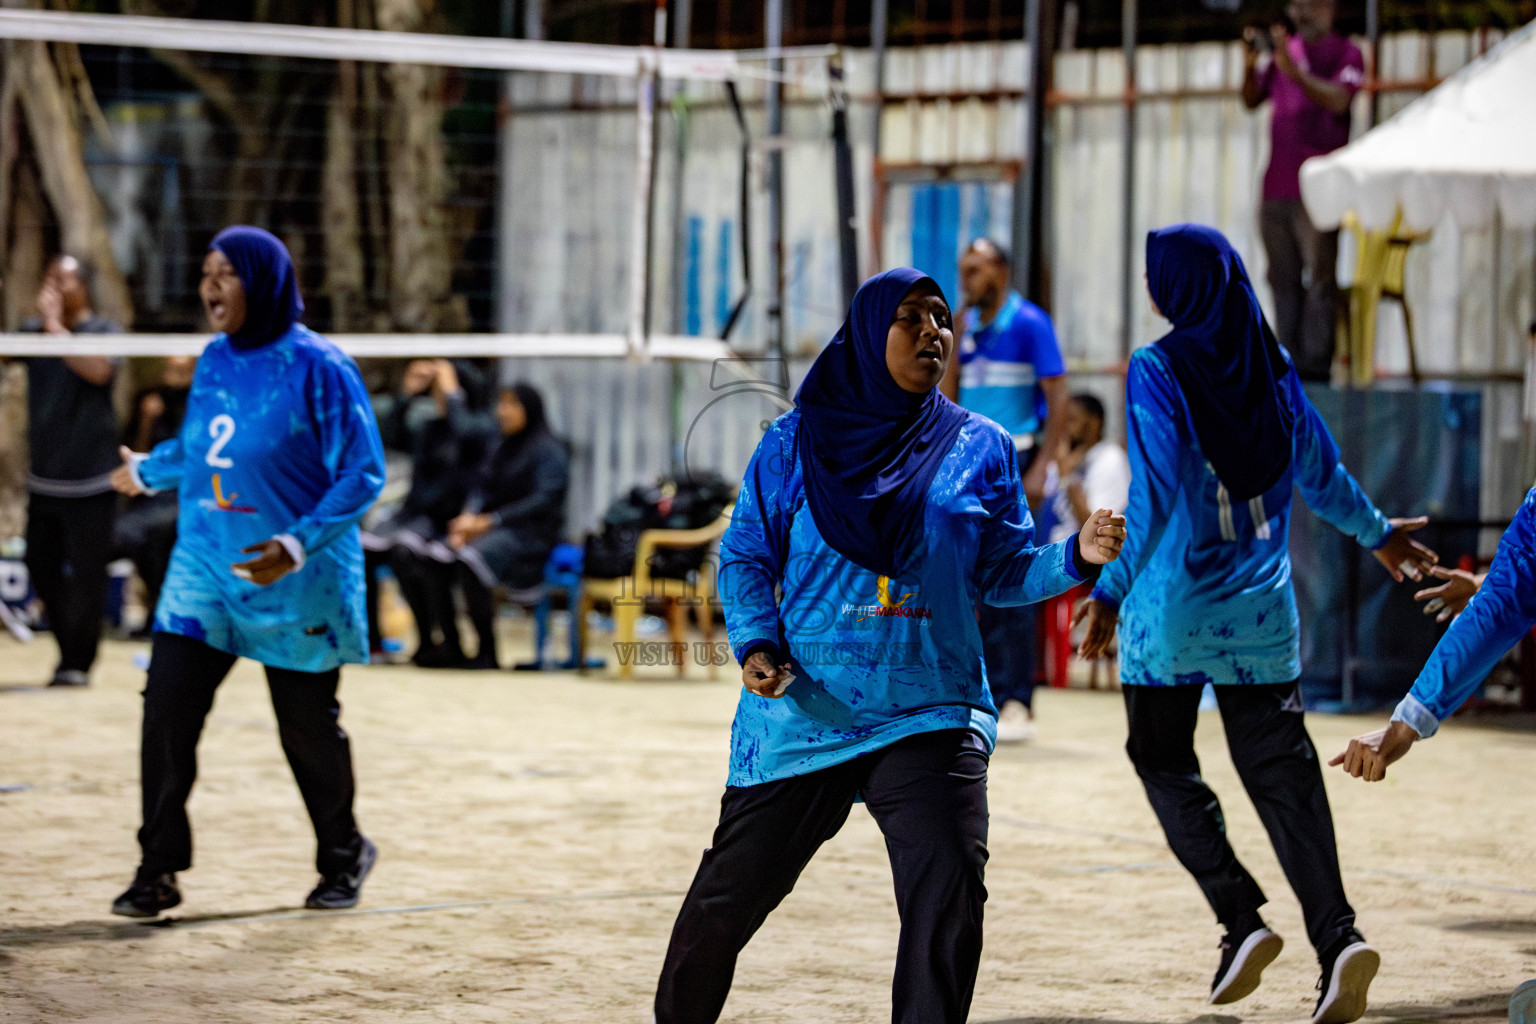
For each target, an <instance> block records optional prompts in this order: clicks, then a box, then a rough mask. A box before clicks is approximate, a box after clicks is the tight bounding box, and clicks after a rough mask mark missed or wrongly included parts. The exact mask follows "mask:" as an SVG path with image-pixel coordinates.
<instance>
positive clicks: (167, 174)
mask: <svg viewBox="0 0 1536 1024" xmlns="http://www.w3.org/2000/svg"><path fill="white" fill-rule="evenodd" d="M145 8H146V4H143V3H141V4H138V5H136V6H135V9H139V10H142V9H145ZM658 30H659V31H661V28H660V26H658ZM661 37H662V38H663V39H664V32H661ZM0 39H3V40H4V58H5V65H6V77H5V90H6V91H5V95H4V96H3V97H0V107H3V108H4V117H5V121H6V125H7V127H8V128H9V129H10V130H11V132H12V133H13V134H14V136H15V141H14V142H12V140H9V139H8V140H7V141H6V144H5V145H4V150H5V151H3V152H0V175H3V176H4V177H5V178H6V179H7V181H6V185H7V188H6V189H5V191H4V194H3V201H4V202H5V203H6V204H7V205H8V206H9V207H10V209H7V210H6V211H5V215H6V221H7V223H5V224H3V225H0V227H3V228H4V230H5V232H6V233H7V234H8V235H9V236H10V237H8V238H7V239H6V241H7V242H8V243H9V250H10V257H9V259H8V260H7V265H6V266H5V267H4V271H5V273H6V279H7V283H6V288H5V293H6V296H5V297H6V310H5V313H6V316H5V319H6V322H7V325H8V326H14V325H15V324H16V323H17V322H19V321H20V320H21V319H22V318H24V317H25V316H26V315H27V313H28V312H30V310H29V309H28V308H27V306H28V302H29V299H30V295H29V294H28V293H29V292H30V291H31V290H32V289H34V288H35V281H36V278H37V277H38V276H39V275H40V270H39V269H36V268H30V269H29V267H28V260H29V259H31V260H32V262H34V263H35V262H36V261H37V257H39V256H42V255H45V254H46V253H47V252H51V251H64V250H67V251H69V252H71V254H73V255H78V256H80V257H82V258H84V259H87V260H89V261H91V262H92V263H94V264H95V265H96V266H97V268H98V280H97V283H96V286H95V288H94V289H93V290H94V291H95V292H96V299H97V305H98V308H99V309H101V310H102V311H103V312H105V313H107V314H109V315H112V316H113V318H114V319H117V320H119V321H121V322H124V323H130V324H131V325H132V331H131V332H129V333H124V334H120V335H98V336H93V337H89V338H83V337H82V338H74V339H70V340H69V341H67V342H57V341H50V342H48V343H47V345H46V351H48V352H51V353H54V354H62V353H64V352H65V350H66V349H67V351H68V352H69V353H71V354H112V355H121V356H154V355H173V354H188V353H195V352H196V351H199V350H200V348H201V346H202V343H203V341H204V340H205V339H206V333H204V332H203V331H202V330H201V328H202V323H201V315H200V308H199V304H198V302H197V296H196V278H197V274H198V263H199V261H200V259H201V255H202V248H203V246H205V245H206V243H207V240H208V239H209V238H211V237H212V235H213V234H214V233H215V232H216V231H217V230H218V229H219V228H221V227H223V226H225V225H227V224H229V223H235V222H247V223H255V224H259V225H261V226H264V227H268V228H269V229H271V230H272V231H273V232H274V233H276V234H277V235H278V236H279V237H281V238H283V239H284V241H285V242H287V243H288V245H289V249H290V251H291V252H292V253H293V256H294V260H295V264H296V268H297V270H298V273H299V277H300V283H301V288H302V290H303V292H304V295H305V298H306V303H307V305H308V311H307V315H306V322H307V323H309V324H310V325H311V326H312V327H315V328H316V329H318V330H320V331H322V332H323V333H325V334H327V335H328V336H330V337H332V338H333V339H334V340H335V341H336V342H337V343H338V344H340V345H341V346H342V347H343V348H344V349H346V350H347V351H349V352H351V353H352V354H354V355H356V356H359V357H404V356H411V355H420V354H434V355H442V356H465V357H469V356H475V357H501V358H516V357H537V358H552V357H569V358H614V357H628V358H640V359H644V358H659V359H664V360H703V361H713V360H715V359H719V358H723V357H727V356H729V355H730V354H731V353H732V352H733V351H738V350H746V351H752V350H754V349H757V348H760V347H761V331H762V325H761V322H760V321H761V315H762V310H760V309H749V307H750V306H753V305H754V302H753V301H751V300H756V302H755V305H762V304H764V303H766V302H768V301H769V299H770V293H771V287H769V286H768V285H767V284H765V282H764V281H762V280H760V279H761V278H762V277H763V275H764V273H765V272H766V270H767V268H766V267H764V266H763V264H764V263H766V262H767V260H766V259H764V258H763V256H762V255H761V252H760V251H761V250H762V249H763V245H764V242H763V236H764V234H765V233H766V232H765V231H763V230H761V228H762V224H761V222H762V220H763V217H764V215H765V214H764V209H763V206H764V204H763V203H762V201H761V200H762V197H763V193H764V190H765V181H764V156H765V155H766V154H768V153H771V152H775V151H776V150H777V149H781V148H782V147H783V145H784V143H783V140H779V139H776V140H773V141H771V142H765V141H764V139H763V137H762V136H763V130H764V128H763V120H764V115H763V110H764V107H765V103H766V100H767V93H768V90H769V86H770V85H771V84H774V83H777V84H778V85H779V86H780V88H781V95H782V94H783V92H782V91H787V92H788V93H790V94H791V96H792V99H800V100H804V99H806V98H807V97H809V98H811V99H812V100H813V101H819V102H821V103H822V104H823V105H825V106H827V108H828V113H827V114H826V115H824V116H823V120H827V121H829V120H830V103H831V99H832V97H831V91H830V90H831V88H832V82H831V78H830V76H829V74H828V66H829V58H830V57H831V56H832V54H833V52H834V51H832V50H831V49H830V48H809V49H807V48H801V49H790V50H781V51H776V52H775V53H774V54H769V53H767V52H753V53H744V52H733V51H702V50H683V49H672V48H666V47H663V46H653V47H620V46H601V45H589V44H574V43H557V42H544V41H531V40H519V39H500V38H484V37H472V36H456V35H443V34H427V33H420V32H408V31H387V30H385V29H384V28H382V27H379V26H366V27H357V28H319V27H309V26H296V25H271V24H245V23H232V22H215V21H203V20H191V19H179V18H170V17H143V16H127V15H92V14H78V13H68V12H57V11H41V10H15V9H6V10H0ZM701 127H703V128H704V129H705V130H704V131H703V132H702V133H701V131H700V129H701ZM71 145H73V148H74V149H76V150H77V151H78V152H77V153H76V154H75V155H74V157H73V159H72V158H71V154H70V152H69V149H70V148H71ZM72 164H77V165H78V166H71V165H72ZM82 172H83V178H84V180H85V182H88V188H86V189H81V188H80V187H79V186H80V184H82V182H81V180H80V179H81V178H82ZM71 177H73V179H75V180H70V179H71ZM61 182H62V183H61ZM71 186H73V191H72V190H71ZM793 187H795V188H797V189H805V188H819V189H821V190H822V191H826V192H830V191H831V190H833V189H834V187H835V186H834V183H833V181H832V179H831V176H830V174H829V175H828V176H827V177H826V179H825V180H824V181H820V182H809V181H804V180H801V181H796V182H795V183H794V186H793ZM87 193H93V194H87ZM93 206H94V208H93ZM754 229H759V230H754ZM754 247H755V248H754ZM690 261H691V262H690ZM754 270H756V272H757V273H756V277H757V278H759V280H754ZM720 296H725V298H723V299H722V298H720ZM42 347H43V346H42V345H41V344H40V342H39V339H37V338H36V337H25V336H18V335H14V334H9V335H5V336H4V337H0V354H6V355H25V354H30V353H32V352H34V351H37V350H39V349H40V348H42Z"/></svg>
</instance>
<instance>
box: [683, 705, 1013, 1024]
mask: <svg viewBox="0 0 1536 1024" xmlns="http://www.w3.org/2000/svg"><path fill="white" fill-rule="evenodd" d="M861 793H862V794H863V796H864V801H865V804H866V806H868V808H869V812H870V813H871V814H872V815H874V818H875V821H876V822H878V823H879V825H880V831H881V832H882V833H884V834H885V845H886V850H887V851H888V852H889V854H890V858H891V874H892V876H893V879H894V881H895V884H896V908H897V910H898V911H899V912H900V914H901V938H900V941H899V943H898V945H897V949H896V976H895V981H894V984H893V986H892V993H891V995H892V1004H893V1005H892V1013H891V1019H892V1020H893V1021H895V1022H897V1024H964V1021H965V1018H966V1013H967V1011H968V1010H969V1009H970V1005H971V992H972V990H973V989H974V987H975V985H976V967H977V964H978V963H979V962H980V959H981V919H982V905H983V904H984V903H985V902H986V898H987V890H986V886H985V885H984V884H983V881H982V875H983V869H984V867H985V865H986V861H987V757H986V754H985V753H984V752H983V751H982V749H981V743H980V740H978V739H977V738H976V737H975V736H974V735H973V734H971V733H968V732H964V731H962V730H948V731H945V732H935V733H925V734H921V735H918V736H913V737H909V738H907V739H904V740H901V741H899V742H897V743H893V744H892V745H891V746H889V747H886V748H884V749H883V750H878V751H875V752H874V753H872V754H866V755H864V756H863V757H860V758H857V759H855V760H853V761H849V762H846V763H844V764H840V765H834V766H833V767H831V768H825V769H822V770H821V771H818V772H812V773H811V774H809V775H802V776H798V777H796V778H791V779H783V780H781V781H778V782H766V783H762V784H761V785H757V786H746V787H730V788H727V789H726V791H725V796H724V798H723V799H722V800H721V801H720V824H719V825H718V826H717V827H716V828H715V836H714V842H713V844H712V845H711V846H710V848H709V849H708V850H706V851H705V852H704V860H703V862H702V863H701V864H700V865H699V870H698V873H697V874H696V875H695V876H694V879H693V885H692V886H691V887H690V888H689V890H688V895H687V896H686V897H685V898H684V900H683V908H682V910H681V911H680V912H679V913H678V915H677V923H676V924H675V925H674V926H673V928H672V942H671V944H670V945H669V946H668V948H667V959H666V963H665V965H664V966H663V967H662V972H661V982H660V984H659V985H658V986H657V991H656V1020H657V1022H658V1024H711V1022H713V1021H715V1020H716V1019H718V1018H719V1016H720V1010H721V1008H722V1007H723V1006H724V1005H725V997H726V994H727V993H728V992H729V991H730V988H731V977H732V975H733V974H734V973H735V970H736V957H737V955H738V954H739V953H740V952H741V950H742V948H743V947H744V946H746V944H747V941H748V940H749V939H751V938H752V935H753V933H754V932H756V931H757V929H758V927H759V926H761V925H762V923H763V920H764V919H765V918H766V917H767V916H768V914H769V912H771V911H772V910H773V908H774V907H776V906H778V905H779V903H780V901H782V900H783V899H784V897H785V896H787V895H789V892H790V890H791V889H793V888H794V886H795V880H796V879H797V878H799V877H800V872H801V871H802V870H804V868H805V865H806V864H807V863H809V861H810V859H811V857H812V855H814V854H815V853H816V850H817V849H818V848H819V847H820V846H821V844H822V843H824V842H826V841H827V840H828V839H830V838H832V836H834V835H836V834H837V831H838V829H840V828H841V827H842V825H843V822H844V821H846V820H847V819H848V812H849V810H850V809H851V808H852V806H853V802H854V798H855V797H856V796H857V795H859V794H861ZM805 941H806V942H808V943H811V944H813V945H825V942H826V937H821V938H817V937H815V936H806V938H805ZM827 955H828V956H829V957H834V958H835V957H836V952H835V951H833V950H831V949H830V948H829V949H828V950H827Z"/></svg>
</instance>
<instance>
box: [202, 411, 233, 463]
mask: <svg viewBox="0 0 1536 1024" xmlns="http://www.w3.org/2000/svg"><path fill="white" fill-rule="evenodd" d="M208 436H209V437H211V438H213V445H212V447H210V448H209V449H208V455H207V457H206V458H205V459H204V460H203V461H205V462H207V463H208V465H210V466H214V467H216V468H218V469H228V468H230V467H231V466H233V465H234V464H235V462H234V460H233V459H230V458H226V457H225V456H223V455H220V454H219V453H220V452H222V451H223V450H224V446H225V445H227V444H229V440H230V438H232V437H234V436H235V418H234V417H233V416H231V415H229V414H228V413H220V414H219V415H217V416H215V417H214V418H213V419H212V420H210V421H209V422H208Z"/></svg>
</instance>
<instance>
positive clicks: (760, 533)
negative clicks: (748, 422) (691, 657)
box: [719, 421, 795, 699]
mask: <svg viewBox="0 0 1536 1024" xmlns="http://www.w3.org/2000/svg"><path fill="white" fill-rule="evenodd" d="M793 441H794V434H793V432H792V431H789V430H786V429H784V426H783V422H782V421H779V422H778V423H775V424H774V425H773V426H771V427H769V429H768V432H767V433H765V434H764V435H763V439H762V441H760V442H758V446H757V450H756V451H755V452H753V454H752V461H751V462H750V463H749V464H748V465H747V472H746V474H745V476H744V477H743V479H742V482H741V490H740V492H739V493H738V494H737V495H736V506H735V510H734V511H733V512H732V514H731V523H730V525H729V526H728V527H726V530H725V535H724V536H723V537H721V538H720V573H719V590H720V604H721V607H722V608H723V609H724V611H725V628H726V635H727V636H728V637H729V638H730V641H731V653H732V654H733V655H735V657H736V660H737V661H738V662H740V664H741V681H742V685H743V686H745V687H746V688H747V689H748V690H749V691H751V692H752V693H755V694H757V695H758V696H759V697H767V698H769V699H775V698H778V697H781V696H783V690H782V688H781V684H782V682H783V677H784V676H785V674H787V673H788V672H789V658H788V652H786V651H784V650H783V649H782V647H781V640H782V637H783V629H782V626H781V624H780V621H779V602H778V589H777V588H778V586H779V583H780V581H781V580H782V579H783V575H784V567H785V559H786V557H787V553H788V544H789V517H788V515H787V514H786V511H785V508H786V503H787V502H788V501H789V500H790V497H791V496H790V494H789V491H790V488H791V487H792V486H793V485H794V482H793V479H792V477H793V468H794V465H795V452H794V447H793Z"/></svg>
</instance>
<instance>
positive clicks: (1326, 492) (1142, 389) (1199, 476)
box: [1093, 346, 1391, 686]
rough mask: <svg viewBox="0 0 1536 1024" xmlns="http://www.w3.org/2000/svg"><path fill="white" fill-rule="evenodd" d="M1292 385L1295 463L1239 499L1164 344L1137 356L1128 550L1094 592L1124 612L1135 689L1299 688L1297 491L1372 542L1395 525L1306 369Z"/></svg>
mask: <svg viewBox="0 0 1536 1024" xmlns="http://www.w3.org/2000/svg"><path fill="white" fill-rule="evenodd" d="M1280 387H1281V388H1282V389H1284V391H1285V394H1284V395H1283V396H1282V397H1283V398H1284V400H1286V401H1289V402H1290V404H1291V408H1292V409H1293V410H1294V412H1295V430H1294V433H1293V435H1292V441H1291V452H1292V460H1291V467H1290V470H1289V471H1288V472H1286V473H1285V474H1284V475H1283V476H1282V477H1281V478H1280V479H1279V480H1278V481H1276V483H1275V484H1274V486H1273V487H1271V488H1270V489H1269V490H1268V491H1267V492H1266V493H1264V494H1262V495H1259V496H1257V497H1255V498H1252V499H1251V500H1249V501H1246V502H1234V501H1233V500H1232V499H1231V497H1230V496H1229V495H1228V494H1227V490H1226V488H1225V487H1223V486H1222V484H1221V481H1220V480H1219V479H1217V477H1216V473H1215V471H1214V470H1212V469H1211V466H1210V463H1208V462H1207V461H1206V459H1205V456H1204V455H1203V454H1202V453H1201V451H1200V442H1199V440H1198V439H1197V438H1196V437H1195V431H1194V425H1193V422H1192V421H1191V419H1190V414H1189V405H1188V403H1187V402H1186V401H1185V399H1184V395H1183V392H1182V391H1180V389H1179V385H1178V382H1177V381H1175V380H1174V378H1173V374H1172V373H1171V371H1170V370H1169V368H1168V365H1167V364H1166V363H1165V362H1164V361H1163V357H1162V355H1161V354H1160V353H1159V352H1158V351H1157V348H1156V346H1152V347H1150V348H1143V349H1141V350H1140V351H1138V352H1136V354H1135V355H1133V356H1131V363H1130V368H1129V370H1128V371H1127V374H1126V385H1125V399H1126V410H1127V415H1126V421H1127V423H1126V429H1127V434H1128V440H1129V442H1130V443H1129V446H1128V450H1129V455H1130V459H1131V496H1130V504H1129V505H1128V506H1127V508H1126V513H1125V515H1126V520H1127V530H1128V532H1129V535H1128V536H1127V537H1126V541H1125V547H1124V548H1123V549H1122V550H1121V552H1120V558H1119V560H1118V561H1116V562H1113V563H1111V564H1110V565H1109V566H1107V567H1106V568H1105V570H1104V573H1103V575H1101V576H1100V577H1099V582H1098V584H1097V585H1096V586H1095V588H1094V591H1093V596H1094V597H1095V598H1097V599H1098V600H1100V601H1103V602H1104V603H1105V604H1108V605H1110V606H1111V607H1116V608H1119V609H1120V679H1121V681H1122V682H1123V683H1126V684H1128V685H1147V686H1178V685H1200V684H1204V683H1215V684H1217V685H1218V686H1220V685H1225V684H1230V683H1288V682H1291V681H1292V680H1295V679H1297V678H1299V677H1300V676H1301V649H1300V634H1301V631H1300V625H1299V623H1298V620H1297V616H1296V595H1295V593H1294V591H1293V590H1292V589H1291V556H1290V529H1291V494H1292V488H1293V487H1299V488H1301V494H1302V497H1303V498H1305V499H1306V502H1307V507H1308V508H1310V509H1312V511H1313V512H1315V513H1317V514H1318V515H1319V516H1321V517H1322V518H1323V519H1324V520H1326V521H1327V522H1329V523H1331V524H1332V525H1333V526H1334V527H1336V528H1337V529H1339V530H1340V531H1342V532H1343V533H1346V534H1348V535H1350V536H1352V537H1354V538H1355V539H1356V540H1357V541H1359V542H1360V543H1361V544H1363V545H1365V546H1366V547H1368V548H1377V547H1380V546H1381V545H1382V544H1383V543H1384V542H1385V541H1386V538H1387V534H1388V533H1389V532H1390V531H1391V524H1390V523H1389V522H1388V521H1387V518H1386V516H1384V515H1382V514H1381V512H1379V511H1378V510H1377V509H1376V507H1375V506H1374V505H1372V504H1371V502H1370V499H1368V498H1367V497H1366V496H1365V494H1364V493H1363V492H1362V491H1361V490H1360V485H1359V484H1357V483H1356V482H1355V479H1354V477H1352V476H1350V475H1349V471H1348V470H1346V469H1345V468H1344V466H1343V464H1342V463H1341V462H1340V461H1339V449H1338V445H1336V444H1335V443H1334V440H1333V436H1332V435H1331V434H1329V433H1328V428H1327V426H1326V425H1324V423H1323V420H1322V417H1321V416H1319V415H1318V414H1317V410H1316V409H1314V408H1313V407H1312V403H1311V402H1309V401H1307V396H1306V394H1305V393H1303V391H1302V389H1301V381H1300V380H1299V379H1298V378H1297V376H1296V372H1295V370H1292V371H1290V372H1289V373H1287V374H1286V376H1285V379H1284V380H1283V381H1282V382H1281V384H1280Z"/></svg>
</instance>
